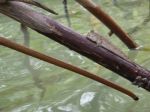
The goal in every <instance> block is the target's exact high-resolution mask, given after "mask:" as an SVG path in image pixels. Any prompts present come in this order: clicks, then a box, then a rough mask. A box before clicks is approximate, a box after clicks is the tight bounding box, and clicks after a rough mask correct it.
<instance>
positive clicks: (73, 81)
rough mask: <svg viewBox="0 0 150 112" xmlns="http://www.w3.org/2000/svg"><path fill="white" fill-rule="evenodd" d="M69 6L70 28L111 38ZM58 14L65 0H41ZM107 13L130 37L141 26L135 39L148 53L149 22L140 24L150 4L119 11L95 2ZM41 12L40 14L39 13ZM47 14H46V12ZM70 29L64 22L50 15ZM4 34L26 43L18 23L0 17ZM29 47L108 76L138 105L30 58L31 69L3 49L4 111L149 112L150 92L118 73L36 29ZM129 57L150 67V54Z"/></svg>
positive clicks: (124, 2) (122, 5)
mask: <svg viewBox="0 0 150 112" xmlns="http://www.w3.org/2000/svg"><path fill="white" fill-rule="evenodd" d="M68 1H69V9H70V13H72V15H71V21H72V27H73V29H74V30H76V31H77V32H80V33H82V34H86V33H87V32H88V31H90V30H91V29H93V28H94V29H95V30H97V31H100V32H101V33H102V34H103V35H107V33H108V32H109V30H108V29H107V28H106V27H104V26H103V24H101V23H99V22H98V21H97V20H96V19H94V18H93V16H91V14H89V13H88V12H87V11H85V10H84V9H83V8H82V7H80V6H79V5H78V4H77V3H75V2H74V1H73V0H68ZM42 2H43V3H45V4H47V5H49V6H51V8H54V9H55V10H56V11H57V12H59V14H60V15H63V6H62V4H61V2H62V0H42ZM95 2H97V3H98V4H99V5H101V6H102V7H103V8H104V9H105V11H107V13H109V14H110V15H111V16H113V18H115V20H116V21H117V22H118V23H119V24H120V25H121V26H122V27H123V28H124V29H125V30H126V31H128V32H130V31H131V28H133V27H135V26H140V27H139V30H138V31H137V32H134V33H133V34H132V37H133V38H134V40H135V41H136V42H137V43H140V45H143V46H147V47H148V48H150V45H149V42H150V38H149V35H150V32H149V27H150V24H149V22H148V23H146V24H144V25H140V24H142V22H143V21H144V19H145V18H146V17H147V16H148V15H149V6H148V5H149V2H148V0H132V1H131V0H118V7H116V6H114V5H113V4H112V2H111V0H95ZM39 11H40V12H41V11H42V10H39ZM43 13H45V14H48V13H47V12H43ZM52 17H53V18H54V19H56V20H57V21H59V22H61V23H62V24H64V25H66V26H67V23H66V19H65V18H64V17H56V16H52ZM0 35H1V36H5V37H8V38H9V39H11V40H14V41H16V42H18V43H20V44H22V43H23V38H22V33H21V32H20V29H19V23H17V22H15V21H13V20H11V19H9V18H7V17H5V16H3V15H0ZM30 35H31V40H30V41H31V42H30V46H31V48H33V49H35V50H38V51H40V52H43V53H45V54H47V55H50V56H55V57H56V58H58V59H61V60H64V61H66V62H68V63H71V64H74V65H77V66H80V67H81V68H83V69H86V70H88V71H90V72H93V73H96V74H98V75H99V76H102V77H105V78H106V79H109V80H111V81H113V82H115V83H117V84H119V85H122V86H124V87H126V88H129V89H130V90H132V91H133V92H134V93H136V94H137V95H138V96H139V97H140V100H139V101H138V102H134V101H133V100H132V99H130V98H129V97H127V96H125V95H123V94H122V93H120V92H117V91H115V90H113V89H111V88H108V87H106V86H104V85H102V84H99V83H97V82H95V81H92V80H89V79H87V78H84V77H81V76H80V75H78V74H75V73H72V72H70V71H67V70H64V69H61V68H58V67H56V66H54V65H50V64H48V63H45V62H43V61H40V60H38V59H35V58H32V57H30V63H31V65H30V67H28V66H26V65H25V62H24V61H25V55H23V54H21V53H18V52H16V51H13V50H10V49H8V48H5V47H2V46H0V112H150V93H149V92H147V91H145V90H143V89H139V88H137V87H135V86H132V85H131V84H130V82H128V81H127V80H125V79H123V78H121V77H119V76H118V75H116V74H115V73H112V72H111V71H109V70H106V69H105V68H103V67H101V66H99V65H97V64H95V63H93V62H92V61H90V60H88V59H87V58H85V57H83V56H81V55H79V54H77V53H75V52H74V51H70V50H69V49H67V48H65V47H63V46H61V45H59V44H58V43H56V42H54V41H52V40H50V39H48V38H47V37H44V36H42V35H40V34H38V33H36V32H34V31H32V30H30ZM110 40H111V41H112V42H113V43H114V44H115V45H117V46H118V47H120V48H122V50H123V51H124V52H125V53H127V54H128V49H127V48H126V47H125V46H124V45H123V44H122V42H121V41H120V40H118V39H117V38H116V37H115V36H112V37H111V38H110ZM129 54H130V55H129V56H130V58H132V59H133V60H134V61H136V62H137V63H139V64H141V65H142V66H144V67H146V68H150V60H149V59H150V56H149V54H150V52H149V51H139V52H138V54H136V57H134V56H133V55H134V54H135V52H131V51H130V52H129Z"/></svg>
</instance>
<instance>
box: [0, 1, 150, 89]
mask: <svg viewBox="0 0 150 112" xmlns="http://www.w3.org/2000/svg"><path fill="white" fill-rule="evenodd" d="M0 12H1V13H3V14H5V15H7V16H9V17H11V18H13V19H15V20H17V21H19V22H21V23H24V24H25V25H26V26H28V27H30V28H32V29H33V30H35V31H37V32H39V33H41V34H43V35H45V36H47V37H49V38H51V39H53V40H55V41H57V42H58V43H60V44H63V45H65V46H66V47H68V48H70V49H72V50H74V51H76V52H78V53H80V54H81V55H84V56H86V57H87V58H89V59H91V60H93V61H95V62H96V63H98V64H101V65H103V66H104V67H106V68H108V69H109V70H111V71H113V72H115V73H117V74H119V75H120V76H122V77H124V78H126V79H127V80H129V81H132V82H133V81H135V79H136V78H137V76H141V79H140V80H138V83H140V84H141V83H142V87H143V88H145V89H147V90H150V84H149V82H150V81H149V80H150V72H149V71H148V70H146V69H143V68H142V67H141V66H139V65H137V64H135V63H133V62H131V61H129V60H127V59H124V58H122V57H121V56H119V55H117V54H115V53H113V52H112V51H110V50H108V49H106V48H105V47H103V46H97V45H95V43H93V42H91V41H89V40H88V39H87V38H86V37H84V36H82V35H80V34H78V33H76V32H74V31H73V30H71V29H69V28H66V27H64V26H63V25H61V24H59V23H57V22H56V21H54V20H52V19H51V18H50V17H48V16H45V15H43V14H41V13H38V12H35V11H33V10H32V9H31V8H30V6H27V5H25V4H23V3H17V2H10V3H9V4H5V5H0ZM144 78H146V79H147V81H145V82H144V81H143V79H144Z"/></svg>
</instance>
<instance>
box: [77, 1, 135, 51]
mask: <svg viewBox="0 0 150 112" xmlns="http://www.w3.org/2000/svg"><path fill="white" fill-rule="evenodd" d="M75 1H77V2H78V3H79V4H80V5H82V6H83V7H85V8H86V9H87V10H88V11H89V12H91V13H92V14H93V15H94V16H95V17H97V18H98V19H99V20H100V21H101V22H103V23H104V24H105V25H106V26H107V27H108V28H109V29H110V31H111V32H110V34H109V35H112V34H113V33H114V34H116V35H117V36H118V37H119V38H120V39H121V40H122V42H124V44H126V45H127V46H128V48H130V49H136V48H137V47H138V45H137V44H136V43H135V42H134V41H133V40H132V39H131V37H130V36H129V35H128V34H127V33H126V32H125V31H124V30H123V29H122V28H121V27H120V26H119V25H118V24H117V23H116V22H115V21H114V20H113V19H112V18H111V17H110V16H109V15H108V14H107V13H106V12H104V11H103V10H102V9H101V7H100V6H98V5H97V4H95V3H94V2H93V1H92V0H75Z"/></svg>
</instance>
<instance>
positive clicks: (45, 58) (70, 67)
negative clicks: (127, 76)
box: [0, 37, 138, 100]
mask: <svg viewBox="0 0 150 112" xmlns="http://www.w3.org/2000/svg"><path fill="white" fill-rule="evenodd" d="M0 45H3V46H5V47H8V48H11V49H14V50H16V51H19V52H22V53H24V54H26V55H30V56H32V57H35V58H38V59H41V60H43V61H46V62H48V63H50V64H54V65H56V66H58V67H62V68H64V69H67V70H70V71H72V72H75V73H78V74H80V75H82V76H85V77H88V78H90V79H93V80H95V81H97V82H100V83H102V84H104V85H107V86H109V87H111V88H114V89H116V90H118V91H120V92H122V93H124V94H126V95H128V96H130V97H132V98H133V99H134V100H138V97H137V96H136V95H135V94H134V93H132V92H131V91H129V90H127V89H125V88H123V87H121V86H119V85H117V84H114V83H112V82H110V81H107V80H105V79H103V78H101V77H99V76H96V75H94V74H92V73H90V72H87V71H85V70H83V69H80V68H78V67H76V66H73V65H70V64H67V63H65V62H63V61H60V60H58V59H55V58H53V57H50V56H47V55H44V54H42V53H39V52H37V51H34V50H32V49H29V48H27V47H25V46H22V45H19V44H17V43H14V42H12V41H10V40H8V39H5V38H3V37H0Z"/></svg>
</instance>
